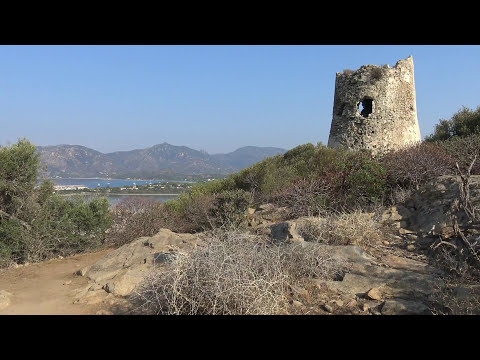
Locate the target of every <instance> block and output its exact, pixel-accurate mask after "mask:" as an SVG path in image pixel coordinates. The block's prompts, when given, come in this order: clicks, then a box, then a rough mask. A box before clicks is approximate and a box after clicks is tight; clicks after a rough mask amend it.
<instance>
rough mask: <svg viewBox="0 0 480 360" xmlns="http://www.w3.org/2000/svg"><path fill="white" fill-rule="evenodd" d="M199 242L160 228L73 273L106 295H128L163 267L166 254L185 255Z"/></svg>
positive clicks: (186, 235)
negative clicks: (98, 287) (84, 278)
mask: <svg viewBox="0 0 480 360" xmlns="http://www.w3.org/2000/svg"><path fill="white" fill-rule="evenodd" d="M200 243H201V241H200V239H199V237H198V236H196V235H192V234H177V233H174V232H172V231H170V230H168V229H161V230H160V231H159V232H158V233H157V234H156V235H154V236H152V237H141V238H139V239H137V240H135V241H133V242H131V243H129V244H126V245H124V246H122V247H120V248H118V249H116V250H115V251H112V252H111V253H109V254H108V255H107V256H105V257H104V258H103V259H101V260H99V261H97V262H96V263H95V264H93V265H91V266H89V267H87V268H84V269H81V270H79V271H78V272H77V273H78V274H79V275H82V276H86V277H87V278H88V279H90V280H93V281H94V282H95V283H96V284H99V285H101V287H103V289H104V290H105V291H107V292H109V293H112V294H114V295H116V296H128V295H130V294H131V293H132V292H133V290H134V289H135V287H136V286H137V285H138V284H139V283H140V282H141V281H142V280H143V279H144V277H145V276H146V275H147V274H148V273H149V272H150V271H151V270H152V269H153V268H154V267H155V266H156V265H161V264H164V263H165V262H166V261H165V259H167V258H170V256H168V255H167V254H176V253H182V252H183V253H189V252H191V251H192V250H193V249H195V247H196V246H197V245H199V244H200ZM159 254H161V255H159ZM172 256H174V255H172Z"/></svg>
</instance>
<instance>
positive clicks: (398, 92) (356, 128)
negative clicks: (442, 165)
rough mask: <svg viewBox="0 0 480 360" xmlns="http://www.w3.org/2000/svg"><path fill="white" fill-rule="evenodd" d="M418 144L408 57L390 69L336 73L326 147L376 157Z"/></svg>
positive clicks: (374, 68) (418, 129)
mask: <svg viewBox="0 0 480 360" xmlns="http://www.w3.org/2000/svg"><path fill="white" fill-rule="evenodd" d="M360 105H363V111H360ZM419 141H421V136H420V128H419V125H418V119H417V107H416V97H415V80H414V68H413V58H412V57H411V56H410V57H408V58H407V59H405V60H400V61H398V62H397V64H396V65H395V66H394V67H393V68H391V67H389V66H388V65H385V66H382V67H379V66H375V65H364V66H362V67H361V68H360V69H358V70H357V71H351V70H345V71H344V72H343V73H337V76H336V82H335V99H334V104H333V120H332V126H331V129H330V137H329V140H328V146H330V147H339V146H344V147H347V148H350V149H361V148H367V149H371V150H372V151H373V152H374V153H377V152H380V151H386V150H391V149H398V148H401V147H403V146H405V145H409V144H413V143H415V142H419Z"/></svg>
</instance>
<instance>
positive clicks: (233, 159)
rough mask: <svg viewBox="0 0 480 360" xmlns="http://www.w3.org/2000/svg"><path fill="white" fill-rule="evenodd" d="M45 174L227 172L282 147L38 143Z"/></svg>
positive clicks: (118, 175) (149, 176) (107, 175)
mask: <svg viewBox="0 0 480 360" xmlns="http://www.w3.org/2000/svg"><path fill="white" fill-rule="evenodd" d="M37 151H38V152H39V153H40V158H41V160H42V163H43V164H45V165H47V176H49V177H62V178H76V177H78V178H90V177H91V178H96V177H98V178H117V179H125V178H137V179H158V178H178V177H179V176H209V175H211V176H213V175H216V176H218V175H226V174H230V173H233V172H236V171H239V170H241V169H243V168H246V167H248V166H250V165H253V164H254V163H256V162H258V161H261V160H263V159H265V158H267V157H270V156H274V155H277V154H283V153H285V152H286V150H285V149H281V148H274V147H257V146H245V147H242V148H240V149H237V150H235V151H233V152H231V153H228V154H214V155H209V154H207V153H206V152H204V151H198V150H194V149H191V148H188V147H186V146H175V145H170V144H167V143H163V144H158V145H155V146H152V147H149V148H146V149H138V150H131V151H117V152H113V153H107V154H103V153H101V152H99V151H96V150H93V149H89V148H87V147H85V146H80V145H55V146H38V149H37Z"/></svg>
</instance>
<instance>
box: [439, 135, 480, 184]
mask: <svg viewBox="0 0 480 360" xmlns="http://www.w3.org/2000/svg"><path fill="white" fill-rule="evenodd" d="M436 144H437V145H438V146H440V147H441V148H442V149H444V150H445V151H446V152H447V153H448V154H450V155H451V156H452V157H453V159H454V160H455V161H456V162H457V163H458V165H459V166H460V169H461V171H463V172H465V171H466V170H467V169H468V167H469V166H470V164H471V163H472V161H473V159H474V158H475V156H476V157H477V159H480V134H474V135H470V136H466V137H459V136H455V137H453V138H451V139H449V140H447V141H439V142H437V143H436ZM471 174H472V175H480V161H478V160H477V161H476V162H475V164H474V166H473V168H472V170H471Z"/></svg>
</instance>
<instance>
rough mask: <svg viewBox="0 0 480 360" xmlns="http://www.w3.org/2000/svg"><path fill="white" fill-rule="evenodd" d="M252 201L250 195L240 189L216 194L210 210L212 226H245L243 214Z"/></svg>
mask: <svg viewBox="0 0 480 360" xmlns="http://www.w3.org/2000/svg"><path fill="white" fill-rule="evenodd" d="M252 200H253V197H252V194H251V193H249V192H247V191H245V190H241V189H237V190H231V191H224V192H221V193H220V194H217V195H216V196H215V199H214V201H213V206H212V208H211V209H210V215H211V217H212V222H213V226H215V227H219V226H224V227H235V228H236V227H238V226H240V225H242V224H245V223H246V217H245V213H246V211H247V208H248V206H249V205H250V204H251V203H252Z"/></svg>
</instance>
